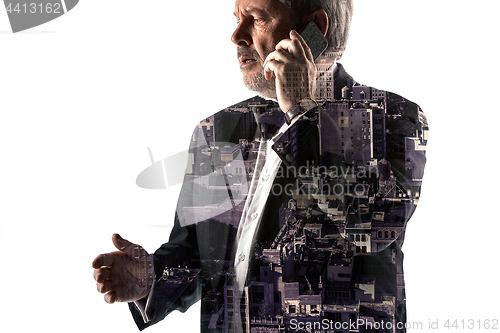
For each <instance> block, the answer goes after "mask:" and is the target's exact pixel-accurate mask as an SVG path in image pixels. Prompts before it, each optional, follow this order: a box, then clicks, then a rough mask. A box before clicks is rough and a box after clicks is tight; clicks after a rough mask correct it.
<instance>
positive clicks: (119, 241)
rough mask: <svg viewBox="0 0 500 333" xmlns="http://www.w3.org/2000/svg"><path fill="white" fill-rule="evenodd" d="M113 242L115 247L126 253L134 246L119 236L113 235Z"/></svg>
mask: <svg viewBox="0 0 500 333" xmlns="http://www.w3.org/2000/svg"><path fill="white" fill-rule="evenodd" d="M111 240H112V241H113V245H114V246H115V247H116V248H117V249H118V250H120V251H122V252H125V251H127V250H128V248H130V247H132V246H133V245H134V244H132V243H131V242H129V241H128V240H126V239H123V238H122V237H121V236H120V235H119V234H113V237H111Z"/></svg>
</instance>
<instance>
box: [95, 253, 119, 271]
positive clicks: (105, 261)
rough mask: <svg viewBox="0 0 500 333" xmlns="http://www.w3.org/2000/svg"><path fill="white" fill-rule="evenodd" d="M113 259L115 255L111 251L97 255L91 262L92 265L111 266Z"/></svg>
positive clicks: (96, 266)
mask: <svg viewBox="0 0 500 333" xmlns="http://www.w3.org/2000/svg"><path fill="white" fill-rule="evenodd" d="M114 260H115V256H114V255H113V254H112V253H103V254H100V255H98V256H97V257H96V258H95V259H94V261H93V262H92V267H93V268H100V267H102V266H111V265H112V264H113V261H114Z"/></svg>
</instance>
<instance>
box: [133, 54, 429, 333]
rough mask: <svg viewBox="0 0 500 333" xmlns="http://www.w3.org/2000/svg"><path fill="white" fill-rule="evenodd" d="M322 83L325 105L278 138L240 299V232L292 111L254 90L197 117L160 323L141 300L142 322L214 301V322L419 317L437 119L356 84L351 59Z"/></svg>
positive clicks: (169, 249)
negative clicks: (422, 234) (415, 221)
mask: <svg viewBox="0 0 500 333" xmlns="http://www.w3.org/2000/svg"><path fill="white" fill-rule="evenodd" d="M318 85H319V87H318V88H319V89H320V90H321V91H322V95H321V96H323V97H324V98H323V100H320V101H319V102H320V103H319V106H318V107H317V108H314V109H312V110H310V111H308V112H307V113H306V114H304V115H303V116H302V117H301V118H300V120H299V121H297V122H296V123H294V124H293V125H292V126H291V127H290V128H289V130H288V131H287V132H286V133H285V134H284V135H282V136H281V137H280V139H279V140H278V141H277V142H275V143H274V145H273V147H272V148H273V150H274V151H275V152H276V153H277V154H278V156H279V157H280V159H281V165H280V169H279V170H278V174H277V177H276V178H275V180H274V183H273V187H272V190H271V193H270V194H269V196H268V198H267V201H266V206H265V208H264V211H263V215H262V216H263V217H262V221H261V223H260V226H259V228H258V231H257V234H256V237H255V239H254V242H253V250H252V253H253V256H252V258H251V259H250V264H249V270H248V276H247V281H246V287H245V291H244V294H243V296H242V298H240V299H238V300H236V297H234V298H233V295H234V294H233V292H234V271H233V270H232V267H233V263H234V260H235V257H236V255H235V246H234V244H235V237H236V232H237V229H238V224H239V221H240V218H241V214H242V210H243V206H244V204H245V200H246V197H247V195H248V192H249V182H250V180H251V178H252V175H253V167H254V164H255V159H256V157H257V151H258V144H259V142H260V141H261V140H262V139H263V138H269V137H271V136H272V135H273V134H275V132H276V130H277V129H278V128H279V127H280V126H281V125H282V124H283V122H284V117H283V112H281V110H279V107H278V105H277V104H276V103H274V102H272V101H268V100H264V99H262V98H260V97H254V98H251V99H249V100H247V101H244V102H241V103H238V104H236V105H233V106H231V107H229V108H226V109H224V110H222V111H220V112H218V113H216V114H214V115H213V116H211V117H209V118H207V119H205V120H203V121H202V122H200V124H199V125H198V126H197V127H196V129H195V131H194V133H193V136H192V142H191V145H190V158H189V162H188V168H187V171H186V175H185V181H184V184H183V188H182V190H181V195H180V198H179V202H178V206H177V213H176V216H175V223H174V228H173V230H172V232H171V235H170V239H169V241H168V242H167V243H165V244H163V245H162V246H161V247H160V248H159V249H158V250H157V251H156V252H155V253H154V255H153V257H154V263H155V274H156V279H157V282H156V284H155V287H154V290H153V293H152V295H151V297H150V300H149V305H148V309H147V312H148V314H149V315H150V317H151V318H152V319H151V321H149V322H148V323H144V321H143V319H142V316H141V315H140V313H139V312H138V311H137V309H136V308H135V307H134V305H133V304H130V309H131V311H132V314H133V316H134V319H135V321H136V323H137V325H138V327H139V329H141V330H142V329H144V328H145V327H148V326H150V325H152V324H155V323H157V322H158V321H160V320H162V319H163V318H164V317H165V316H166V315H167V314H168V313H170V312H171V311H173V310H176V309H177V310H180V311H182V312H184V311H185V310H186V309H187V308H188V307H189V306H190V305H192V304H193V303H194V302H196V301H197V300H199V299H200V298H201V299H202V310H201V311H202V320H201V330H202V331H204V332H219V331H224V332H233V331H250V330H251V329H255V330H257V331H259V330H271V331H272V330H277V331H278V330H280V329H281V330H283V329H284V330H289V329H296V328H297V323H298V322H302V323H315V322H316V323H317V322H321V321H322V320H323V319H327V320H329V321H330V322H331V323H334V322H337V323H342V322H349V321H358V320H364V321H365V322H367V323H368V322H372V323H373V322H380V321H382V320H384V321H386V322H387V321H391V322H392V323H394V326H396V324H397V323H404V322H405V318H406V313H405V302H406V299H405V294H404V279H403V270H402V260H403V255H402V252H401V246H402V243H403V239H404V232H405V228H406V223H407V221H408V220H409V218H410V217H411V215H412V213H413V211H414V210H415V207H416V204H417V202H418V198H419V196H420V186H421V181H422V176H423V168H424V165H425V145H426V142H427V139H426V138H427V131H428V126H427V122H426V120H425V117H424V115H423V113H422V111H421V110H420V108H419V107H418V106H417V105H416V104H414V103H412V102H410V101H408V100H406V99H404V98H402V97H400V96H398V95H395V94H392V93H390V92H386V91H381V90H377V89H374V88H371V87H368V86H364V85H361V84H359V83H356V82H355V81H354V80H353V79H352V77H350V76H349V75H348V74H347V73H346V72H345V70H344V69H343V67H342V66H341V65H340V64H338V69H337V71H336V72H335V75H334V77H332V78H325V80H324V81H319V82H318ZM294 325H295V327H294ZM401 326H402V325H401Z"/></svg>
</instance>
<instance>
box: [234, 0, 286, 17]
mask: <svg viewBox="0 0 500 333" xmlns="http://www.w3.org/2000/svg"><path fill="white" fill-rule="evenodd" d="M283 6H285V5H284V4H283V3H282V2H281V1H280V0H236V1H235V3H234V15H236V16H238V14H239V13H243V14H247V13H260V14H266V13H267V14H271V13H273V12H275V11H279V10H281V9H282V7H283Z"/></svg>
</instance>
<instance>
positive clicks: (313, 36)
mask: <svg viewBox="0 0 500 333" xmlns="http://www.w3.org/2000/svg"><path fill="white" fill-rule="evenodd" d="M299 34H300V35H301V36H302V38H304V40H305V42H306V43H307V45H308V46H309V48H310V49H311V53H312V55H313V58H314V60H316V59H318V57H319V56H320V55H321V54H322V53H323V52H324V51H325V50H326V48H327V47H328V41H327V40H326V38H325V36H323V34H322V33H321V30H319V27H318V25H317V24H316V23H314V22H313V21H309V22H307V23H306V25H304V26H303V27H302V29H300V30H299Z"/></svg>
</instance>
